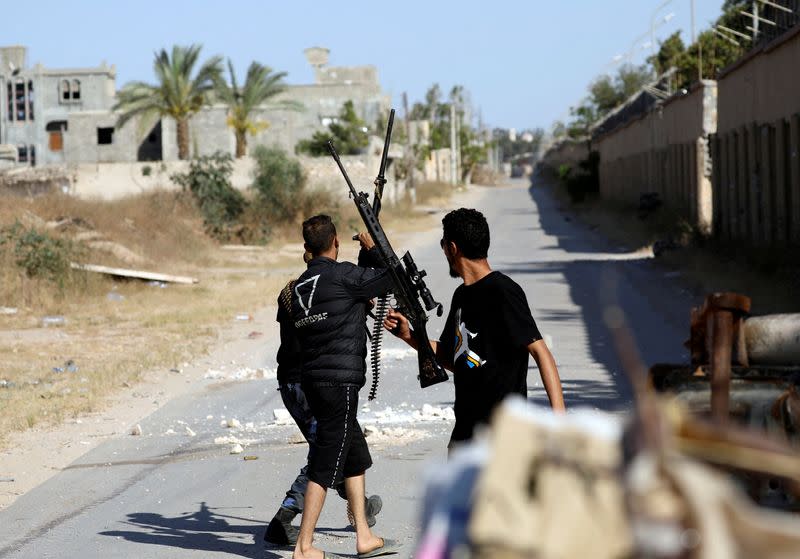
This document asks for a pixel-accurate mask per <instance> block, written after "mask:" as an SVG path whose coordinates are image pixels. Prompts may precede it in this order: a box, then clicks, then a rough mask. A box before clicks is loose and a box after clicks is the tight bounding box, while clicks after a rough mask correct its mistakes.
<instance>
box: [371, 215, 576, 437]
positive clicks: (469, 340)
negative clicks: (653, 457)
mask: <svg viewBox="0 0 800 559" xmlns="http://www.w3.org/2000/svg"><path fill="white" fill-rule="evenodd" d="M442 225H443V230H444V234H443V237H442V240H441V246H442V250H443V251H444V254H445V258H447V262H448V264H449V266H450V275H451V276H452V277H459V278H461V279H462V280H463V281H464V283H463V284H462V285H460V286H459V287H458V288H457V289H456V291H455V293H454V294H453V300H452V303H451V305H450V314H449V315H448V316H447V322H446V323H445V327H444V330H443V331H442V337H441V339H440V340H439V341H431V342H430V344H431V347H432V348H433V350H434V351H435V352H436V357H437V360H438V361H439V363H440V364H441V365H442V366H443V367H446V368H447V369H449V370H451V371H453V373H454V375H453V382H454V384H455V389H456V394H455V406H454V407H455V416H456V425H455V428H454V429H453V434H452V435H451V437H450V444H449V445H448V448H452V447H453V446H454V445H456V444H458V443H461V442H464V441H467V440H469V439H471V438H472V436H473V434H474V431H475V427H476V426H478V425H481V424H485V423H488V421H489V419H490V415H491V413H492V411H493V410H494V408H495V406H496V405H497V404H499V403H500V402H501V401H502V400H503V399H504V398H505V397H506V396H508V395H509V394H519V395H520V396H522V397H527V394H528V387H527V376H528V356H529V355H530V356H533V358H534V360H535V361H536V364H537V366H538V367H539V374H540V375H541V377H542V383H543V384H544V387H545V390H546V392H547V396H548V398H549V399H550V405H551V406H552V408H553V410H556V411H563V410H564V409H565V408H564V396H563V394H562V391H561V380H560V379H559V376H558V368H557V367H556V363H555V360H554V359H553V355H552V354H551V353H550V350H549V349H548V347H547V345H546V344H545V342H544V340H542V335H541V334H540V333H539V329H538V328H537V326H536V322H535V321H534V320H533V317H532V316H531V311H530V307H529V306H528V300H527V298H526V297H525V292H524V291H523V290H522V288H521V287H520V286H519V285H518V284H517V283H516V282H515V281H514V280H512V279H511V278H509V277H508V276H506V275H504V274H502V273H501V272H497V271H492V269H491V267H490V266H489V262H488V260H487V255H488V252H489V225H488V224H487V222H486V219H485V218H484V217H483V214H481V213H480V212H478V211H477V210H472V209H466V208H461V209H458V210H454V211H451V212H450V213H448V214H447V215H446V216H445V217H444V219H443V220H442ZM384 325H385V326H386V328H387V329H388V330H389V331H391V332H392V333H393V334H395V335H396V336H397V337H399V338H400V339H402V340H404V341H405V342H406V343H408V344H409V345H410V346H412V347H415V340H414V338H413V337H412V336H411V332H410V331H409V327H408V321H407V320H406V318H405V317H404V316H402V315H401V314H399V313H397V312H396V311H391V312H390V313H389V315H388V316H387V318H386V320H385V322H384Z"/></svg>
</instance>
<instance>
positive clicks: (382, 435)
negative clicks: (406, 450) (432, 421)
mask: <svg viewBox="0 0 800 559" xmlns="http://www.w3.org/2000/svg"><path fill="white" fill-rule="evenodd" d="M364 436H365V437H367V438H368V439H369V442H370V443H385V444H391V445H405V444H408V443H409V442H412V441H417V440H420V439H424V438H425V437H427V436H428V434H427V433H426V432H424V431H421V430H419V429H406V428H404V427H385V428H383V429H381V428H380V427H378V426H376V425H365V426H364Z"/></svg>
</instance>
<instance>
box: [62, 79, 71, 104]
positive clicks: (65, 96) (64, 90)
mask: <svg viewBox="0 0 800 559" xmlns="http://www.w3.org/2000/svg"><path fill="white" fill-rule="evenodd" d="M61 100H62V101H69V80H63V81H62V82H61Z"/></svg>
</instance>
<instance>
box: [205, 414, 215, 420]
mask: <svg viewBox="0 0 800 559" xmlns="http://www.w3.org/2000/svg"><path fill="white" fill-rule="evenodd" d="M206 419H214V416H213V415H207V416H206Z"/></svg>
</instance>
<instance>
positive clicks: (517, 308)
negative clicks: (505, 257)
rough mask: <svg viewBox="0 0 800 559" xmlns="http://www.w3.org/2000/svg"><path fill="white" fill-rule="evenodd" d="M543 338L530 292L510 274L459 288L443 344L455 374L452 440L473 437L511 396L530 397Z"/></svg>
mask: <svg viewBox="0 0 800 559" xmlns="http://www.w3.org/2000/svg"><path fill="white" fill-rule="evenodd" d="M540 339H542V336H541V334H540V333H539V329H538V328H537V326H536V322H535V321H534V320H533V317H532V316H531V311H530V307H529V306H528V300H527V298H526V297H525V292H524V291H523V290H522V288H521V287H520V286H519V285H518V284H517V283H516V282H515V281H514V280H512V279H511V278H509V277H508V276H506V275H505V274H502V273H501V272H496V271H494V272H491V273H489V274H488V275H487V276H485V277H483V278H481V279H480V280H479V281H477V282H475V283H473V284H471V285H461V286H459V287H458V288H457V289H456V291H455V293H454V294H453V301H452V304H451V305H450V314H449V315H448V316H447V322H446V323H445V327H444V330H443V332H442V338H441V340H440V343H442V344H444V345H443V348H444V350H445V351H446V353H445V355H446V356H447V357H448V358H450V359H452V363H453V371H454V374H453V381H454V383H455V389H456V398H455V416H456V425H455V428H454V429H453V434H452V436H451V440H452V441H464V440H467V439H470V438H472V435H473V432H474V429H475V426H476V425H478V424H480V423H488V421H489V419H490V415H491V412H492V410H493V409H494V407H495V406H496V405H497V404H498V403H500V402H501V401H502V400H503V399H504V398H505V397H506V396H507V395H509V394H520V395H522V396H523V397H527V392H528V389H527V377H528V356H529V353H528V349H527V346H528V345H529V344H530V343H531V342H534V341H536V340H540Z"/></svg>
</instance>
